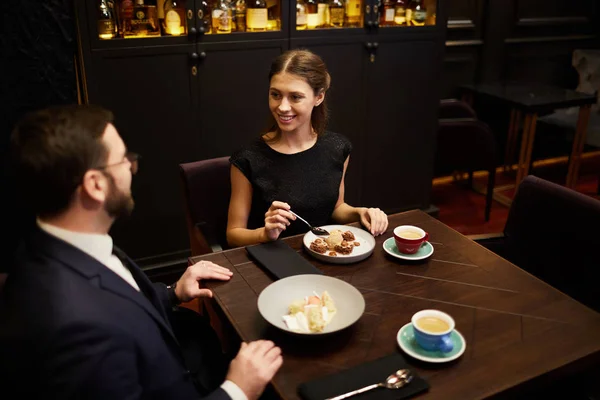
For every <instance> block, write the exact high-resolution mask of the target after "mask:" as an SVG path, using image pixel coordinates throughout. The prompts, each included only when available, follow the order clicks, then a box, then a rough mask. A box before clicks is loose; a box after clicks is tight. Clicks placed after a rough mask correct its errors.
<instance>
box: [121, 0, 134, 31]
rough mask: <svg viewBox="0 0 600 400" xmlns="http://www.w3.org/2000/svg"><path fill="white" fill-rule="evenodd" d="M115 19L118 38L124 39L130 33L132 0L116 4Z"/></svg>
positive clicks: (123, 0) (122, 0) (124, 0)
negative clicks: (117, 27) (117, 25)
mask: <svg viewBox="0 0 600 400" xmlns="http://www.w3.org/2000/svg"><path fill="white" fill-rule="evenodd" d="M117 19H118V22H119V36H120V37H126V36H131V35H133V34H132V33H131V20H132V19H133V0H119V1H118V3H117Z"/></svg>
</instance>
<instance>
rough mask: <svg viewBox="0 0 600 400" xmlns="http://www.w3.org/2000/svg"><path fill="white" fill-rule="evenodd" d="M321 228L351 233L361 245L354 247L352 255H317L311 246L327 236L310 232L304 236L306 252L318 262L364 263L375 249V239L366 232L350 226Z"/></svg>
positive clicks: (326, 226)
mask: <svg viewBox="0 0 600 400" xmlns="http://www.w3.org/2000/svg"><path fill="white" fill-rule="evenodd" d="M319 228H323V229H325V230H326V231H328V232H331V231H333V230H335V229H339V230H341V231H342V232H346V231H350V232H352V233H353V234H354V237H355V238H356V241H358V242H359V243H360V246H356V247H354V249H352V253H350V254H340V253H337V256H328V255H327V253H328V252H325V254H321V253H317V252H316V251H314V250H311V248H310V244H311V243H312V242H313V241H314V240H315V239H316V238H318V237H327V236H317V235H315V234H314V233H312V232H311V231H308V232H306V234H305V235H304V239H303V243H304V247H305V248H306V251H308V253H309V254H310V255H311V256H313V257H314V258H316V259H317V260H321V261H325V262H328V263H332V264H350V263H355V262H358V261H362V260H364V259H365V258H367V257H369V256H370V255H371V253H373V249H374V248H375V238H374V237H373V235H371V234H370V233H369V232H367V231H365V230H362V229H360V228H355V227H353V226H348V225H325V226H320V227H319Z"/></svg>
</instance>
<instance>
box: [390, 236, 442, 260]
mask: <svg viewBox="0 0 600 400" xmlns="http://www.w3.org/2000/svg"><path fill="white" fill-rule="evenodd" d="M383 249H384V250H385V252H386V253H388V254H389V255H390V256H393V257H396V258H401V259H403V260H423V259H425V258H427V257H429V256H430V255H432V254H433V246H432V244H431V243H429V242H425V243H423V245H422V246H421V248H420V249H419V251H417V252H416V253H415V254H404V253H400V251H399V250H398V248H397V247H396V241H395V240H394V238H393V237H391V238H389V239H387V240H386V241H385V242H383Z"/></svg>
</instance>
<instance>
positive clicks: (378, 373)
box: [298, 353, 429, 400]
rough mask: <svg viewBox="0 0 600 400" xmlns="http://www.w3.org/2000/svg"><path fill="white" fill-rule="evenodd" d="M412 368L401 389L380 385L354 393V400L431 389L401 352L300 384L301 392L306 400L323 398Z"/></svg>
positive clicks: (391, 398)
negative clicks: (408, 378) (407, 381)
mask: <svg viewBox="0 0 600 400" xmlns="http://www.w3.org/2000/svg"><path fill="white" fill-rule="evenodd" d="M402 368H409V369H411V370H412V371H413V379H412V381H411V382H410V383H409V384H408V385H406V386H404V387H403V388H400V389H385V388H377V389H373V390H370V391H368V392H365V393H361V394H358V395H356V396H352V399H353V400H361V399H363V400H365V399H370V400H375V399H381V400H394V399H406V398H409V397H411V396H414V395H416V394H418V393H421V392H423V391H425V390H428V389H429V384H428V383H427V381H425V379H423V378H421V377H419V376H417V375H416V374H415V372H414V369H413V368H410V367H409V366H408V364H407V363H406V361H405V360H404V358H403V357H402V355H401V354H399V353H394V354H390V355H389V356H385V357H382V358H379V359H377V360H374V361H371V362H368V363H365V364H361V365H357V366H356V367H354V368H350V369H347V370H345V371H342V372H338V373H336V374H333V375H328V376H325V377H323V378H319V379H316V380H313V381H310V382H306V383H303V384H301V385H300V386H298V393H299V394H300V396H301V397H302V398H303V399H305V400H323V399H327V398H330V397H335V396H339V395H341V394H344V393H347V392H351V391H353V390H356V389H360V388H362V387H365V386H369V385H372V384H373V383H379V382H383V381H385V379H386V378H387V377H388V376H389V375H390V374H392V373H394V372H395V371H397V370H399V369H402Z"/></svg>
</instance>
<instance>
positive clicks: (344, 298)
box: [258, 274, 365, 335]
mask: <svg viewBox="0 0 600 400" xmlns="http://www.w3.org/2000/svg"><path fill="white" fill-rule="evenodd" d="M258 311H259V312H260V314H261V315H262V317H263V318H264V319H265V320H266V321H267V322H268V323H270V324H271V325H273V326H275V327H276V328H279V329H282V330H284V331H288V332H292V333H297V334H301V335H322V334H327V333H331V332H337V331H339V330H342V329H345V328H347V327H349V326H350V325H352V324H354V323H355V322H356V321H358V319H359V318H360V317H361V316H362V314H363V313H364V311H365V299H364V297H363V295H362V294H361V293H360V292H359V291H358V289H356V288H355V287H354V286H352V285H351V284H349V283H347V282H345V281H343V280H341V279H338V278H333V277H330V276H326V275H317V274H305V275H295V276H290V277H287V278H283V279H280V280H278V281H275V282H273V283H271V284H270V285H269V286H267V287H266V288H265V289H264V290H263V291H262V292H261V293H260V295H259V296H258Z"/></svg>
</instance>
